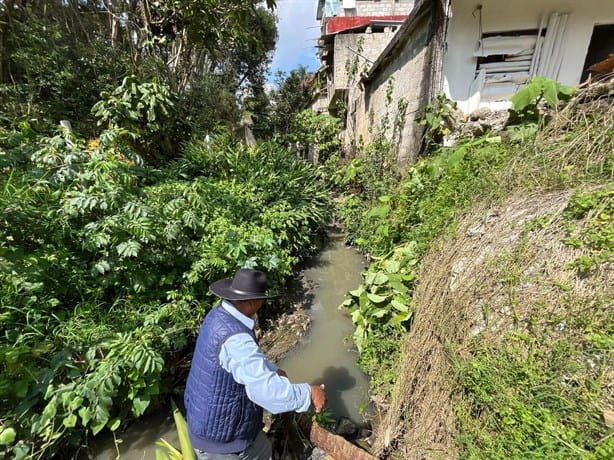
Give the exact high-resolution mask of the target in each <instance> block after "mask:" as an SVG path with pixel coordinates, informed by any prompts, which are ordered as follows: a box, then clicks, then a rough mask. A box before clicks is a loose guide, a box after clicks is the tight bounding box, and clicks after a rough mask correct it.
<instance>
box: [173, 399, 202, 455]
mask: <svg viewBox="0 0 614 460" xmlns="http://www.w3.org/2000/svg"><path fill="white" fill-rule="evenodd" d="M171 406H172V408H173V418H174V419H175V425H176V426H177V434H178V435H179V444H180V445H181V452H182V453H183V458H184V460H196V456H195V455H194V449H193V448H192V443H191V442H190V436H189V434H188V424H187V423H186V421H185V419H184V418H183V415H182V414H181V412H180V411H179V409H178V408H177V405H176V404H175V401H173V400H171Z"/></svg>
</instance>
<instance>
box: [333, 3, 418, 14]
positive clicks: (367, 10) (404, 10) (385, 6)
mask: <svg viewBox="0 0 614 460" xmlns="http://www.w3.org/2000/svg"><path fill="white" fill-rule="evenodd" d="M345 3H346V4H345V5H344V2H343V0H340V1H339V13H338V16H390V15H403V14H409V12H410V11H411V9H412V8H413V6H414V0H353V1H351V2H347V1H346V2H345ZM348 4H349V6H352V8H347V6H348Z"/></svg>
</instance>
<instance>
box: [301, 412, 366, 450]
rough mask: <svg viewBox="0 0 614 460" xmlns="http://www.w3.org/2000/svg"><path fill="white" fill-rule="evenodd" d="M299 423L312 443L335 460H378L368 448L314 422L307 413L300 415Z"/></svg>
mask: <svg viewBox="0 0 614 460" xmlns="http://www.w3.org/2000/svg"><path fill="white" fill-rule="evenodd" d="M298 423H299V426H300V427H301V429H302V430H303V431H304V432H305V434H307V435H308V436H309V440H310V441H311V443H312V444H313V445H314V446H317V447H319V448H320V449H322V450H323V451H324V452H326V453H327V454H329V455H330V456H331V457H333V458H334V459H335V460H376V458H375V457H373V456H372V455H371V454H369V453H368V452H367V451H366V450H363V449H361V448H360V447H358V446H356V445H354V444H352V443H351V442H349V441H348V440H346V439H345V438H343V437H342V436H339V435H337V434H333V433H331V432H330V431H328V430H325V429H324V428H322V427H321V426H320V425H318V424H317V423H314V422H312V420H311V418H310V417H309V416H307V415H304V414H301V415H300V416H299V417H298Z"/></svg>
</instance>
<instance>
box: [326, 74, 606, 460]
mask: <svg viewBox="0 0 614 460" xmlns="http://www.w3.org/2000/svg"><path fill="white" fill-rule="evenodd" d="M538 83H539V84H540V86H539V88H537V86H536V85H538ZM531 88H533V89H535V88H537V90H536V91H537V92H536V93H535V94H534V95H533V96H531V97H530V98H529V99H530V100H527V101H525V105H524V106H523V107H520V103H521V102H522V101H524V99H523V98H525V96H526V94H525V95H523V94H520V95H519V96H517V97H516V98H515V101H516V106H515V109H516V110H519V111H522V110H525V111H526V110H529V111H530V110H531V109H532V108H533V109H535V108H536V107H538V106H539V107H540V110H544V108H543V104H542V102H543V101H542V99H544V100H545V102H546V103H548V104H550V105H552V106H553V105H556V103H557V102H558V101H559V100H560V99H563V98H565V97H567V98H568V96H569V94H570V93H569V91H568V90H567V89H566V88H562V87H560V85H556V84H554V82H548V81H545V82H541V83H540V82H533V84H532V85H530V86H529V87H528V89H527V92H530V91H533V90H532V89H531ZM552 91H555V93H552ZM551 93H552V94H551ZM531 94H533V93H531ZM553 94H554V95H556V100H553V101H550V98H551V96H552V95H553ZM527 97H528V96H527ZM581 97H582V96H580V97H579V100H580V101H582V99H581ZM441 106H442V105H441V101H439V100H438V101H436V103H434V104H433V105H432V107H431V110H432V111H435V113H433V114H432V115H429V114H428V113H427V114H426V115H425V116H424V117H423V118H422V119H421V120H422V121H421V122H422V123H424V124H428V125H429V127H430V128H431V130H433V129H435V130H437V129H439V131H435V132H434V134H435V135H439V136H440V135H442V134H445V133H443V132H441V130H440V127H441V126H442V124H441V120H443V118H442V117H444V114H443V112H442V110H441V109H438V107H441ZM444 107H448V106H447V105H444ZM540 113H545V112H540ZM612 114H613V111H612V107H611V103H610V104H608V103H607V102H605V103H602V102H601V101H599V100H597V101H595V103H594V104H591V103H590V102H589V103H578V102H577V101H576V100H572V101H570V104H569V105H568V106H566V107H565V108H562V109H561V112H560V114H558V116H557V114H555V115H554V116H553V115H548V116H547V117H545V118H543V119H542V120H541V121H542V125H543V126H542V128H541V130H540V131H539V132H537V130H536V129H531V128H528V129H527V128H526V127H527V126H528V125H527V124H526V123H525V124H522V125H518V126H515V127H514V128H510V130H509V132H508V133H503V135H497V136H492V135H489V134H487V135H485V136H483V137H480V138H477V139H470V140H460V141H459V142H458V143H457V145H456V146H454V147H451V148H442V147H438V148H436V149H435V150H432V151H431V152H430V153H429V155H428V156H427V157H425V158H423V159H421V160H419V161H418V162H417V163H416V164H414V165H412V166H411V167H409V168H406V169H405V170H403V171H400V172H399V171H397V172H396V173H392V174H391V173H388V174H386V173H382V171H384V170H383V169H381V168H380V164H381V162H380V161H377V158H386V157H387V156H388V155H389V153H388V152H386V150H385V147H386V146H384V145H382V144H380V146H382V147H383V149H382V151H378V152H377V156H376V160H375V161H370V159H371V157H370V156H369V155H368V154H367V152H366V151H364V152H363V153H359V155H358V157H357V158H356V159H354V160H353V161H352V163H351V164H347V165H346V166H345V167H344V168H343V169H342V170H341V171H339V172H338V175H337V177H338V183H339V184H344V185H346V186H347V190H348V191H349V192H350V194H349V195H346V196H345V197H344V198H343V199H341V200H339V203H340V215H341V216H342V219H343V222H344V224H345V225H346V227H347V229H348V233H349V236H350V238H351V239H352V241H354V242H355V243H356V244H358V245H359V246H360V247H362V248H363V249H364V250H365V251H366V252H368V253H369V255H370V257H371V258H372V264H371V266H370V267H369V269H368V270H367V272H365V273H364V274H363V284H362V285H361V286H360V287H359V288H358V289H357V290H355V291H353V292H352V293H350V294H351V299H349V300H348V301H346V302H345V303H344V307H347V308H349V310H350V313H351V315H352V319H353V320H354V322H355V324H356V327H357V329H356V334H355V340H356V343H357V345H358V346H359V349H360V351H361V356H360V363H361V365H362V367H363V369H364V370H365V371H366V372H367V373H369V375H370V376H371V378H372V391H373V392H374V393H376V394H377V396H378V397H380V398H384V399H389V398H390V396H391V394H392V393H393V392H394V390H393V389H394V386H395V381H396V380H397V379H398V378H399V377H400V375H399V369H400V368H401V367H402V366H399V365H400V364H401V362H400V359H401V356H400V353H401V342H402V341H403V340H405V337H406V334H405V333H404V332H405V331H407V330H410V329H411V326H412V324H413V323H414V322H415V320H416V317H415V315H416V313H415V311H414V305H413V293H414V289H415V286H416V285H417V284H418V283H420V282H421V281H422V282H427V280H421V279H419V278H418V274H419V273H420V268H421V264H422V260H423V257H424V255H425V254H426V253H427V252H429V251H431V252H436V251H437V248H438V246H439V245H443V244H444V243H445V242H446V241H450V240H454V239H456V238H463V235H457V228H458V226H459V222H460V220H461V219H462V216H463V215H464V214H466V213H467V212H468V211H469V210H470V209H472V207H474V206H475V205H476V204H477V203H489V204H490V207H492V206H493V204H494V205H496V204H497V203H500V202H501V201H502V200H503V199H504V198H506V197H507V196H509V195H511V194H522V195H528V194H536V193H537V194H539V193H545V192H547V191H553V190H575V193H574V194H572V195H571V199H570V200H569V204H568V206H567V208H566V210H565V211H564V212H563V214H562V216H561V217H560V218H562V219H563V221H562V222H561V223H557V224H556V225H559V226H560V225H563V229H564V233H565V236H561V239H560V244H561V245H565V246H567V247H569V248H575V249H577V250H578V251H579V252H578V255H577V256H576V257H575V259H573V261H572V262H571V263H569V264H568V265H565V264H564V263H563V264H562V266H561V269H562V270H568V271H569V273H570V274H571V276H575V277H577V278H578V279H580V280H589V281H590V280H591V279H592V278H591V277H592V276H596V275H597V274H598V273H600V272H602V271H603V270H605V269H606V268H605V267H606V266H607V264H609V263H611V261H612V247H613V233H612V231H613V230H612V220H611V215H612V189H611V186H603V184H604V183H607V182H608V181H610V180H611V178H612V176H613V175H614V169H613V165H614V161H613V160H614V157H612V154H613V152H614V125H613V124H612ZM429 120H431V121H432V122H433V123H429ZM526 121H530V122H533V121H534V120H533V119H531V120H528V119H527V120H526ZM431 125H434V126H431ZM445 126H447V125H445ZM372 148H373V146H372ZM365 206H366V209H365ZM560 218H557V219H560ZM553 219H554V216H552V215H548V214H546V215H544V216H538V217H536V218H535V219H532V220H531V221H529V222H527V223H526V224H525V229H524V236H523V238H522V239H521V240H520V241H519V242H518V243H517V246H515V247H516V249H514V250H513V251H512V250H510V252H509V253H508V254H501V255H500V258H499V259H498V263H497V267H498V269H499V272H498V273H500V274H499V275H498V276H500V277H502V283H503V284H502V286H503V287H504V288H505V289H507V291H508V294H507V295H506V297H505V298H506V299H507V302H509V305H508V307H506V308H509V311H510V312H511V317H512V323H511V325H510V328H509V331H508V330H507V329H506V330H502V331H500V332H493V333H490V334H489V333H486V332H483V333H479V334H477V335H475V337H474V338H473V339H472V340H471V342H470V343H469V344H468V345H465V346H464V347H463V349H462V350H456V349H455V347H454V343H453V342H448V341H446V340H445V339H444V343H446V345H447V347H448V354H449V357H448V358H449V359H451V361H452V363H453V366H454V368H455V376H454V387H453V391H454V394H455V395H456V399H455V401H456V403H455V410H456V417H457V423H458V435H457V438H456V443H457V445H458V446H459V449H460V455H461V457H462V458H476V459H477V458H591V459H593V458H595V459H596V458H610V457H611V456H612V453H613V452H614V442H613V440H612V439H613V438H612V437H611V432H609V431H608V429H607V427H606V426H605V425H604V423H603V418H602V410H603V409H605V408H607V407H608V403H607V401H608V398H609V395H608V394H607V386H608V375H611V374H608V372H611V367H610V366H611V362H612V357H613V355H612V353H613V347H612V345H613V344H614V342H613V335H612V334H613V333H614V330H613V325H612V316H611V311H610V310H609V309H610V308H611V302H612V297H611V290H610V292H609V293H608V289H607V287H606V286H598V285H597V286H595V287H594V288H591V289H592V290H591V291H590V292H591V293H592V294H590V295H588V294H587V295H588V296H586V295H583V294H582V293H581V292H575V291H574V289H573V288H572V287H571V286H569V285H568V284H567V282H565V281H558V282H557V281H556V280H546V281H544V282H547V283H550V284H548V285H553V286H556V288H554V291H553V290H552V289H550V291H551V294H550V295H552V296H554V297H552V299H546V298H543V299H541V298H540V299H535V302H536V306H535V307H534V308H533V310H531V311H530V313H526V312H525V311H524V310H522V307H523V306H522V305H520V304H519V302H520V300H519V292H521V291H522V289H526V287H524V286H526V285H527V283H531V282H535V281H534V280H531V279H529V280H527V279H526V277H525V275H523V270H525V269H526V267H527V266H530V264H531V262H532V259H531V257H532V255H531V254H533V252H534V251H535V250H536V249H537V248H536V247H535V246H533V245H532V244H531V238H532V236H531V235H533V233H534V232H536V231H546V230H548V229H549V226H552V225H554V224H553V223H552V222H553ZM556 222H559V221H558V220H556ZM535 244H540V243H535ZM434 245H436V246H434ZM551 257H554V255H552V256H551ZM448 276H449V275H448ZM565 279H566V278H565ZM589 281H584V282H589ZM488 300H489V299H486V301H488ZM506 305H507V303H506ZM540 306H541V307H540ZM423 308H428V306H423ZM492 308H493V306H492V305H490V304H489V303H488V302H486V303H482V315H483V317H484V321H485V324H486V325H489V324H491V323H492V322H493V321H494V317H493V315H494V314H496V313H495V312H493V311H492ZM527 315H528V319H527ZM438 333H441V331H438ZM450 340H451V339H450ZM404 349H405V350H407V352H409V353H411V352H412V351H411V350H412V344H411V343H406V346H405V348H404ZM424 352H425V353H427V352H426V351H424ZM403 359H405V360H407V359H410V357H409V356H403ZM608 369H610V370H609V371H608ZM415 378H416V376H407V378H406V380H405V381H404V382H403V386H402V387H401V388H402V389H401V390H399V391H400V392H407V391H410V390H409V389H408V386H409V385H413V384H412V383H411V382H412V379H415ZM418 378H420V376H418ZM440 378H444V376H441V377H440ZM399 394H400V393H399ZM403 394H405V393H403ZM397 396H398V395H397ZM400 399H402V400H406V399H403V397H400ZM402 404H403V403H402V402H400V403H399V405H400V406H399V407H404V410H408V407H407V406H403V405H402ZM401 416H405V415H401ZM389 423H391V424H395V423H401V421H400V420H390V421H389ZM405 423H409V422H405ZM389 428H390V427H389ZM390 429H391V428H390ZM400 452H402V450H400ZM388 453H389V454H390V451H389V452H388ZM393 456H394V454H393ZM401 456H402V454H401Z"/></svg>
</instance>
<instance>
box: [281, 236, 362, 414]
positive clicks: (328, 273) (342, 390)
mask: <svg viewBox="0 0 614 460" xmlns="http://www.w3.org/2000/svg"><path fill="white" fill-rule="evenodd" d="M364 267H365V260H364V258H363V257H362V256H361V255H360V254H359V253H358V252H357V251H355V250H354V249H351V248H348V247H346V246H345V245H344V244H343V237H342V235H338V234H332V235H331V241H330V243H329V245H328V246H327V247H326V248H325V249H324V250H323V251H322V252H320V253H319V254H318V256H317V257H315V258H314V259H313V260H312V261H311V262H310V264H309V265H308V266H307V267H306V268H305V270H304V271H303V274H304V276H305V278H306V279H307V282H308V283H309V284H310V285H312V294H313V299H312V302H311V309H310V312H309V314H310V315H311V317H312V324H311V328H310V333H309V336H308V337H306V338H305V340H304V341H303V343H301V344H300V345H299V346H298V347H296V348H295V349H294V350H293V351H292V352H290V354H288V355H287V356H286V357H285V358H284V359H283V360H282V361H281V362H280V363H279V366H280V367H281V368H282V369H284V370H285V371H286V372H287V373H288V377H289V378H290V380H291V381H293V382H305V381H306V382H318V383H324V384H325V388H326V391H327V394H328V401H329V407H330V409H331V410H332V412H333V415H334V416H335V418H338V417H342V416H343V417H347V418H349V419H351V420H352V421H354V422H356V423H361V422H362V421H363V415H364V414H362V413H361V412H360V410H359V409H360V408H361V406H363V405H364V404H365V403H366V402H367V401H368V394H367V392H368V386H369V381H368V379H367V378H366V376H365V375H364V374H363V373H362V372H360V370H359V369H358V368H357V367H356V358H357V354H356V351H355V349H354V346H353V343H352V342H351V340H350V337H351V335H352V332H353V325H352V321H351V319H350V317H349V315H348V313H347V311H346V310H339V309H338V308H337V307H338V306H339V305H340V304H341V303H342V302H343V301H344V299H345V298H346V297H345V294H346V293H347V292H348V291H350V290H352V289H356V288H357V287H358V285H359V284H360V281H361V277H360V273H361V271H362V270H363V268H364Z"/></svg>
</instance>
